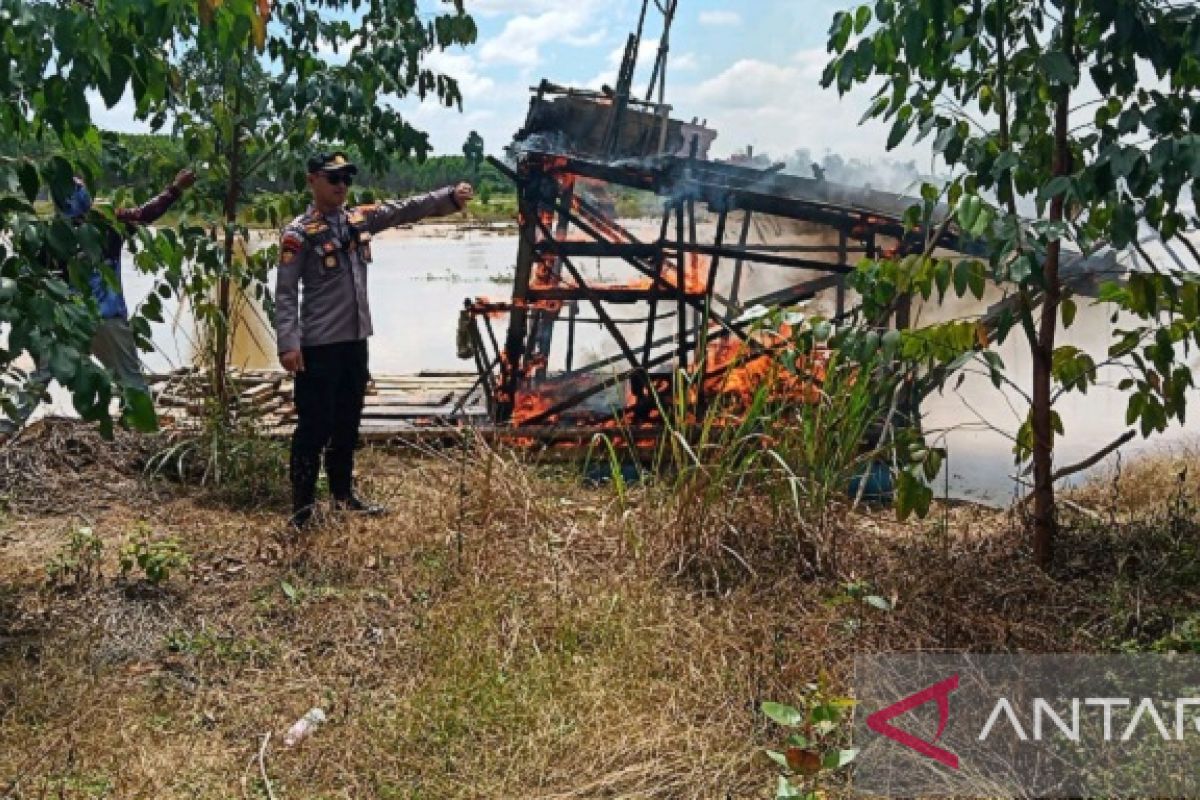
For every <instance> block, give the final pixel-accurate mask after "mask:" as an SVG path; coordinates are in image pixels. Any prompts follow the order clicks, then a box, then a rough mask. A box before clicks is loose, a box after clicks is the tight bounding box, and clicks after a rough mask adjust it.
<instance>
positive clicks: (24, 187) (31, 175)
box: [17, 161, 41, 203]
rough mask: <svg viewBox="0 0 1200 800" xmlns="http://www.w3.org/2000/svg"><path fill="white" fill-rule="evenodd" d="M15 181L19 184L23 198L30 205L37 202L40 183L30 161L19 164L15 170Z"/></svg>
mask: <svg viewBox="0 0 1200 800" xmlns="http://www.w3.org/2000/svg"><path fill="white" fill-rule="evenodd" d="M17 179H18V180H19V181H20V182H21V191H22V192H24V193H25V198H26V199H27V200H29V202H31V203H32V202H33V201H34V200H37V195H38V187H39V186H41V181H40V180H39V179H38V171H37V167H36V166H34V164H33V162H32V161H22V162H21V166H20V167H18V168H17Z"/></svg>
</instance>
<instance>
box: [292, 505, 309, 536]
mask: <svg viewBox="0 0 1200 800" xmlns="http://www.w3.org/2000/svg"><path fill="white" fill-rule="evenodd" d="M312 525H313V507H312V506H311V505H308V506H303V507H301V508H298V509H296V510H295V511H293V512H292V515H291V516H290V517H288V527H289V528H291V529H292V530H294V531H306V530H308V529H309V528H311V527H312Z"/></svg>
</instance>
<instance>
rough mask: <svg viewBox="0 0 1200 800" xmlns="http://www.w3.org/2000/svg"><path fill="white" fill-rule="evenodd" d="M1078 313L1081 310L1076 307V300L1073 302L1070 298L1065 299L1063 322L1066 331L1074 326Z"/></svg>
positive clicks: (1063, 302)
mask: <svg viewBox="0 0 1200 800" xmlns="http://www.w3.org/2000/svg"><path fill="white" fill-rule="evenodd" d="M1078 311H1079V308H1078V306H1076V305H1075V301H1074V300H1072V299H1071V298H1069V297H1066V298H1063V301H1062V320H1063V328H1064V329H1066V328H1070V327H1071V326H1072V325H1073V324H1075V314H1076V313H1077V312H1078Z"/></svg>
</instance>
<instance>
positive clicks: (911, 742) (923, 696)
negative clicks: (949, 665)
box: [867, 675, 958, 769]
mask: <svg viewBox="0 0 1200 800" xmlns="http://www.w3.org/2000/svg"><path fill="white" fill-rule="evenodd" d="M957 688H958V675H952V676H951V677H949V678H947V679H946V680H944V681H941V682H939V683H935V684H933V685H932V686H929V687H927V688H925V689H922V690H921V691H919V692H917V693H916V694H910V695H909V696H908V697H906V698H904V699H903V700H901V701H900V702H898V703H893V704H892V705H890V706H888V707H887V708H881V709H880V710H878V711H876V712H875V713H874V714H872V715H871V716H869V717H867V727H868V728H870V729H871V730H873V731H875V732H876V733H878V734H880V735H882V736H886V737H888V738H889V739H892V740H894V741H897V742H899V743H900V744H902V745H904V746H905V747H909V748H912V749H913V750H916V751H917V752H918V753H920V754H921V755H924V756H929V757H930V758H932V759H934V760H936V761H938V762H940V763H942V764H945V765H946V766H948V767H950V768H951V769H958V756H956V755H955V754H954V753H951V752H950V751H949V750H945V749H943V748H941V747H937V746H936V745H934V743H933V742H936V741H937V740H938V739H940V738H942V732H943V731H945V730H946V723H947V722H949V720H950V693H951V692H953V691H954V690H955V689H957ZM930 700H936V701H937V704H938V729H937V733H936V734H934V736H933V740H932V741H929V742H927V741H925V740H924V739H918V738H917V737H916V736H913V735H912V734H911V733H908V732H907V731H902V730H900V729H899V728H897V727H896V726H894V725H892V724H890V723H891V720H893V719H895V718H896V717H898V716H900V715H901V714H903V713H905V712H908V711H912V710H913V709H914V708H916V707H917V706H923V705H925V704H926V703H928V702H929V701H930Z"/></svg>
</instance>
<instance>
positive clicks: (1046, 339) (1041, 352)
mask: <svg viewBox="0 0 1200 800" xmlns="http://www.w3.org/2000/svg"><path fill="white" fill-rule="evenodd" d="M1074 29H1075V2H1074V0H1068V2H1065V3H1064V4H1063V17H1062V30H1063V33H1062V46H1063V52H1064V53H1065V54H1066V56H1067V58H1069V59H1070V60H1071V63H1072V64H1074V63H1075V57H1074V49H1075V30H1074ZM1056 94H1057V101H1056V104H1055V109H1054V170H1053V171H1054V175H1055V176H1056V177H1057V176H1060V175H1070V174H1071V170H1072V165H1071V149H1070V143H1069V140H1068V132H1069V120H1068V113H1069V111H1070V102H1071V87H1069V86H1062V87H1059V89H1058V91H1057V92H1056ZM1064 206H1065V198H1064V197H1063V195H1061V194H1059V195H1056V196H1055V197H1054V198H1053V199H1052V200H1051V201H1050V221H1051V222H1062V220H1063V217H1064V210H1065V209H1064ZM1061 253H1062V245H1061V242H1060V241H1059V240H1055V241H1053V242H1051V243H1050V244H1049V245H1048V246H1047V247H1046V262H1045V264H1044V265H1043V283H1044V288H1043V299H1042V308H1041V325H1040V327H1039V329H1038V338H1037V342H1036V344H1035V345H1034V347H1033V407H1032V409H1031V414H1032V420H1031V421H1032V428H1033V556H1034V560H1035V561H1036V562H1037V564H1038V565H1039V566H1041V567H1046V566H1049V564H1050V559H1051V558H1052V556H1053V547H1054V536H1055V533H1056V530H1057V521H1056V520H1055V502H1054V408H1053V405H1052V401H1051V378H1052V376H1051V367H1052V364H1053V359H1054V339H1055V334H1056V333H1057V331H1058V309H1059V305H1060V304H1061V302H1062V282H1061V280H1060V279H1059V274H1058V270H1059V261H1060V257H1061Z"/></svg>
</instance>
